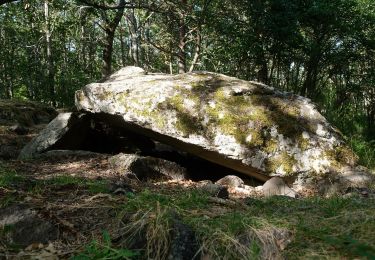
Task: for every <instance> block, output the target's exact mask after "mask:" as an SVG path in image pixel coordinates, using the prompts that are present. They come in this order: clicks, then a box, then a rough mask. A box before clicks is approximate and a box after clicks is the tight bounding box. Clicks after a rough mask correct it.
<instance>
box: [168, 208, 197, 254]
mask: <svg viewBox="0 0 375 260" xmlns="http://www.w3.org/2000/svg"><path fill="white" fill-rule="evenodd" d="M198 252H199V243H198V240H197V238H196V235H195V232H194V230H193V229H192V228H191V227H190V226H188V225H187V224H185V223H183V222H182V221H181V220H180V218H179V217H178V216H177V215H176V216H175V218H174V219H173V223H172V227H171V245H170V248H169V252H168V256H167V259H168V260H191V259H200V254H199V253H198Z"/></svg>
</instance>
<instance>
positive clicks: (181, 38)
mask: <svg viewBox="0 0 375 260" xmlns="http://www.w3.org/2000/svg"><path fill="white" fill-rule="evenodd" d="M181 4H182V9H185V8H186V5H187V0H181ZM185 45H186V24H185V11H184V10H181V11H180V13H179V29H178V73H185V72H186V52H185Z"/></svg>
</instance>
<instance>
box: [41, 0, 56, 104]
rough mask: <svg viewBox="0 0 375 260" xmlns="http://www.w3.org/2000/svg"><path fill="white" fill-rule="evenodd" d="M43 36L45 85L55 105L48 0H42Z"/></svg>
mask: <svg viewBox="0 0 375 260" xmlns="http://www.w3.org/2000/svg"><path fill="white" fill-rule="evenodd" d="M44 18H45V32H44V33H45V37H46V59H47V86H48V90H49V95H50V97H49V98H50V100H51V105H52V106H54V107H55V106H56V87H55V74H54V73H55V72H54V65H53V59H52V47H51V45H52V43H51V28H50V15H49V0H45V1H44Z"/></svg>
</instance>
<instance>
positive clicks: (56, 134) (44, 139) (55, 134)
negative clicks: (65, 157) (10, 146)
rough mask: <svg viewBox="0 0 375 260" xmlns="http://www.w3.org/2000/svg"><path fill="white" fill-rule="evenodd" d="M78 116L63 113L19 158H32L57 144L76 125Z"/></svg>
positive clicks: (23, 150) (22, 151)
mask: <svg viewBox="0 0 375 260" xmlns="http://www.w3.org/2000/svg"><path fill="white" fill-rule="evenodd" d="M77 121H78V117H75V116H73V114H72V113H61V114H59V115H58V116H57V117H56V118H55V119H54V120H52V121H51V122H50V123H49V124H48V126H47V127H46V128H45V129H43V130H42V131H41V132H40V134H39V135H38V136H37V137H36V138H34V139H33V140H32V141H31V142H30V143H28V144H27V145H26V146H25V147H24V148H23V149H22V150H21V153H20V155H19V159H30V158H33V157H34V156H35V155H37V154H39V153H42V152H44V151H46V150H47V149H49V148H50V147H51V146H53V145H54V144H56V143H57V142H58V141H59V140H60V139H61V138H62V137H63V136H64V135H65V134H66V133H67V132H68V130H69V129H71V128H72V127H73V125H75V123H76V122H77Z"/></svg>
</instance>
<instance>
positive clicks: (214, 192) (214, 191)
mask: <svg viewBox="0 0 375 260" xmlns="http://www.w3.org/2000/svg"><path fill="white" fill-rule="evenodd" d="M200 188H201V190H203V191H205V192H207V193H208V194H210V195H211V196H213V197H217V198H220V199H228V198H229V192H228V190H227V188H226V187H224V186H221V185H218V184H213V183H207V184H204V185H202V186H200Z"/></svg>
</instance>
